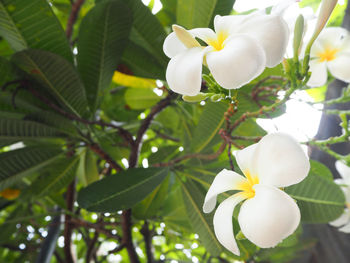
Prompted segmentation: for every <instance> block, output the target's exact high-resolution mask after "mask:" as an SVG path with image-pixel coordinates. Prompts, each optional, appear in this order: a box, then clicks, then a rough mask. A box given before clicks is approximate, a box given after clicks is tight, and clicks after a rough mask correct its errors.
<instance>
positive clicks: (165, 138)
mask: <svg viewBox="0 0 350 263" xmlns="http://www.w3.org/2000/svg"><path fill="white" fill-rule="evenodd" d="M153 131H154V133H155V134H157V136H158V137H160V138H162V139H164V140H169V141H173V142H180V139H178V138H175V137H172V136H170V135H167V134H164V133H161V132H160V131H158V130H153Z"/></svg>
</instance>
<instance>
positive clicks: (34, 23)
mask: <svg viewBox="0 0 350 263" xmlns="http://www.w3.org/2000/svg"><path fill="white" fill-rule="evenodd" d="M0 35H1V36H3V37H4V38H5V39H6V40H7V41H8V42H9V43H10V45H11V47H12V48H13V49H14V50H15V51H21V50H24V49H27V48H35V49H42V50H47V51H50V52H53V53H56V54H58V55H61V56H62V57H64V58H65V59H67V60H68V61H70V62H73V57H72V52H71V50H70V47H69V44H68V41H67V38H66V36H65V34H64V31H63V29H62V27H61V25H60V23H59V21H58V20H57V18H56V17H55V15H54V13H53V12H52V10H51V8H50V5H49V4H48V2H47V1H46V0H30V1H23V0H0Z"/></svg>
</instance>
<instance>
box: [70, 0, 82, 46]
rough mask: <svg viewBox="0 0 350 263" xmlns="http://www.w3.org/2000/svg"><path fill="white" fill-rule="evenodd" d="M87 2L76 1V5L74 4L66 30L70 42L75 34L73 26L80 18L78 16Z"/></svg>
mask: <svg viewBox="0 0 350 263" xmlns="http://www.w3.org/2000/svg"><path fill="white" fill-rule="evenodd" d="M84 2H85V0H76V1H75V3H73V4H72V9H71V12H70V14H69V18H68V22H67V28H66V36H67V38H68V41H70V39H71V37H72V33H73V26H74V24H75V21H76V20H77V18H78V14H79V11H80V8H81V6H82V5H83V4H84Z"/></svg>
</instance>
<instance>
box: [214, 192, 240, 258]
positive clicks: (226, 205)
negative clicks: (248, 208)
mask: <svg viewBox="0 0 350 263" xmlns="http://www.w3.org/2000/svg"><path fill="white" fill-rule="evenodd" d="M243 200H244V197H242V196H241V195H240V194H239V193H238V194H235V195H233V196H231V197H229V198H227V199H226V200H225V201H223V202H222V203H221V204H220V205H219V207H218V208H217V209H216V211H215V214H214V219H213V225H214V231H215V235H216V237H217V239H218V240H219V242H220V243H221V244H222V245H223V246H224V247H225V248H226V249H228V250H229V251H231V252H232V253H233V254H235V255H237V256H239V255H240V252H239V249H238V246H237V243H236V240H235V235H234V233H233V227H232V214H233V210H234V209H235V207H236V205H237V204H239V203H240V202H241V201H243Z"/></svg>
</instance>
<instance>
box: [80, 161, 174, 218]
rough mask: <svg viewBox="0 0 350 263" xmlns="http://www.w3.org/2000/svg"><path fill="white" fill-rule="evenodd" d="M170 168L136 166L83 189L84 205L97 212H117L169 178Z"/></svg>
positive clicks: (139, 199) (143, 196)
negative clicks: (167, 176)
mask: <svg viewBox="0 0 350 263" xmlns="http://www.w3.org/2000/svg"><path fill="white" fill-rule="evenodd" d="M167 174H168V170H167V169H163V168H147V169H144V168H133V169H128V170H126V171H123V172H120V173H118V174H116V175H110V176H108V177H105V178H103V179H102V180H100V181H98V182H95V183H92V184H90V185H89V186H87V187H85V188H83V189H82V190H81V191H80V192H79V195H78V203H79V205H80V206H81V207H83V208H85V209H87V210H89V211H96V212H116V211H117V210H122V209H127V208H130V207H132V206H133V205H135V204H136V203H138V202H140V201H141V200H143V199H144V198H145V197H146V196H147V195H148V194H149V193H151V192H152V191H153V190H154V189H155V188H156V187H157V186H158V185H159V184H160V183H161V182H162V181H163V179H164V178H165V177H166V175H167Z"/></svg>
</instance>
